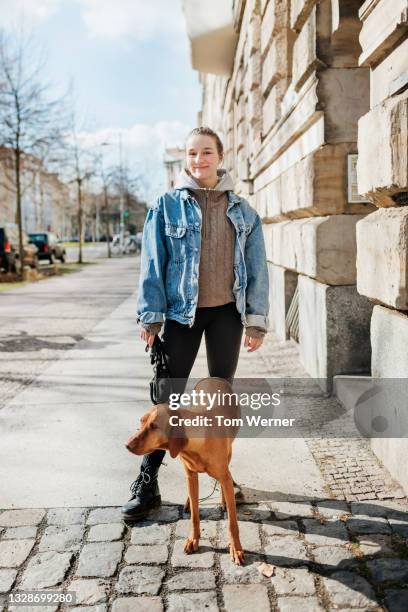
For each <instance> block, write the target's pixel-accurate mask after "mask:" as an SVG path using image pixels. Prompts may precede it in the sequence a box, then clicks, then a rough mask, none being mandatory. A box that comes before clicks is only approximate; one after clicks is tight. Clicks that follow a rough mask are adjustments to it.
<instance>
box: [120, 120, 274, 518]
mask: <svg viewBox="0 0 408 612" xmlns="http://www.w3.org/2000/svg"><path fill="white" fill-rule="evenodd" d="M222 161H223V145H222V142H221V140H220V138H219V136H218V135H217V134H216V133H215V132H214V131H213V130H211V129H210V128H207V127H200V128H196V129H194V130H192V132H191V133H190V134H189V136H188V138H187V142H186V165H185V169H184V170H183V171H182V172H181V174H180V176H179V179H178V182H177V184H176V186H175V188H174V190H172V191H168V192H167V193H165V194H164V195H163V196H162V197H160V198H159V199H158V201H157V202H156V204H155V205H154V206H153V207H152V208H150V209H149V211H148V214H147V217H146V221H145V225H144V229H143V239H142V254H141V273H140V281H139V294H138V303H137V321H138V323H139V324H140V325H141V327H142V329H141V334H140V337H141V338H142V340H143V341H144V342H146V343H147V344H148V345H149V346H150V347H151V346H152V345H153V342H154V337H155V335H156V334H158V333H159V332H160V330H161V327H162V325H163V323H164V327H163V334H162V338H161V339H162V342H163V348H164V351H165V354H166V358H167V364H168V368H169V371H170V373H171V376H172V379H171V380H172V391H173V392H174V393H176V392H177V393H183V391H184V388H185V386H186V383H187V380H188V377H189V374H190V372H191V369H192V367H193V365H194V361H195V358H196V356H197V352H198V349H199V347H200V343H201V338H202V335H203V333H204V336H205V343H206V351H207V363H208V370H209V376H218V377H221V378H225V379H227V380H228V381H229V382H230V383H231V384H232V382H233V378H234V374H235V371H236V368H237V365H238V358H239V350H240V345H241V339H242V335H243V330H244V328H245V339H244V346H245V347H247V349H248V352H253V351H256V350H257V349H258V348H259V347H260V346H261V344H262V342H263V337H264V335H265V333H266V332H267V330H268V311H269V299H268V295H269V282H268V270H267V263H266V255H265V245H264V239H263V233H262V224H261V219H260V217H259V215H258V213H257V212H256V211H255V209H254V208H252V206H250V205H249V204H248V202H247V201H246V200H244V199H243V198H241V197H239V196H237V195H235V194H234V191H233V183H232V179H231V177H230V176H229V174H228V173H227V172H226V171H225V170H220V169H219V166H220V165H221V164H222ZM162 401H163V402H164V401H166V398H162ZM164 455H165V451H164V450H156V451H154V452H153V453H150V454H148V455H145V456H144V458H143V462H142V466H141V471H140V474H139V476H138V478H137V479H136V481H135V482H134V483H133V484H132V485H131V490H132V493H133V495H132V498H131V499H130V501H129V502H128V503H127V504H125V505H124V506H123V508H122V513H123V517H124V518H125V519H126V520H140V519H142V518H144V517H145V516H146V515H147V513H148V511H149V510H150V509H151V508H153V507H156V506H158V505H160V503H161V497H160V492H159V487H158V482H157V477H158V470H159V467H160V465H161V462H162V460H163V457H164Z"/></svg>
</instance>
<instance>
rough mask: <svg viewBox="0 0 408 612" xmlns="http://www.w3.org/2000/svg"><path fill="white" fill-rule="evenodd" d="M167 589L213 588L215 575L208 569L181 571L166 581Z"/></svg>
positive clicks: (194, 589)
mask: <svg viewBox="0 0 408 612" xmlns="http://www.w3.org/2000/svg"><path fill="white" fill-rule="evenodd" d="M167 588H168V589H169V591H184V590H185V591H196V590H212V591H214V590H215V576H214V574H213V572H212V571H210V570H196V571H191V572H181V573H180V574H176V575H175V576H173V578H170V580H168V581H167Z"/></svg>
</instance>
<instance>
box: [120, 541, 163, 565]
mask: <svg viewBox="0 0 408 612" xmlns="http://www.w3.org/2000/svg"><path fill="white" fill-rule="evenodd" d="M168 556H169V551H168V549H167V546H165V545H164V544H151V545H150V546H135V545H133V546H129V548H128V549H127V551H126V555H125V561H126V563H129V564H132V563H133V564H145V565H147V564H150V563H155V564H160V563H166V561H167V557H168Z"/></svg>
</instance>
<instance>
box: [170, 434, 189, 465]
mask: <svg viewBox="0 0 408 612" xmlns="http://www.w3.org/2000/svg"><path fill="white" fill-rule="evenodd" d="M177 429H178V428H177ZM172 433H173V435H172ZM175 433H177V432H174V428H173V427H172V429H171V430H170V435H169V442H168V446H169V453H170V457H171V458H172V459H174V458H175V457H177V455H178V454H179V452H180V451H181V450H183V448H184V447H185V445H186V444H187V438H186V437H185V436H183V437H175V435H174V434H175ZM178 436H180V433H178Z"/></svg>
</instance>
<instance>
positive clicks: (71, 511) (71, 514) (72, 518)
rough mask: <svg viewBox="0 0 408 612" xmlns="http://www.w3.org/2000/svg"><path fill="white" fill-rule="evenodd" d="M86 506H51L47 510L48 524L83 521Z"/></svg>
mask: <svg viewBox="0 0 408 612" xmlns="http://www.w3.org/2000/svg"><path fill="white" fill-rule="evenodd" d="M87 511H88V510H87V508H52V509H51V510H48V513H47V522H48V525H76V524H82V523H85V518H86V514H87Z"/></svg>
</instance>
